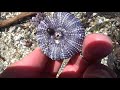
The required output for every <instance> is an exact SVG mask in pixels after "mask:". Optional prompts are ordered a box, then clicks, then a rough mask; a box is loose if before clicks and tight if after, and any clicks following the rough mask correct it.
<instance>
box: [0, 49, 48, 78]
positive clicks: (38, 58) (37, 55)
mask: <svg viewBox="0 0 120 90" xmlns="http://www.w3.org/2000/svg"><path fill="white" fill-rule="evenodd" d="M47 61H48V58H47V57H46V56H45V55H44V54H43V53H42V51H41V50H40V48H36V49H35V50H34V51H33V52H31V53H30V54H29V55H28V56H26V57H24V58H23V59H22V60H20V61H18V62H16V63H14V64H12V65H11V66H9V67H8V68H7V69H6V70H5V71H4V72H3V73H2V74H1V77H13V78H14V77H39V75H40V72H43V68H44V67H45V65H46V63H47Z"/></svg>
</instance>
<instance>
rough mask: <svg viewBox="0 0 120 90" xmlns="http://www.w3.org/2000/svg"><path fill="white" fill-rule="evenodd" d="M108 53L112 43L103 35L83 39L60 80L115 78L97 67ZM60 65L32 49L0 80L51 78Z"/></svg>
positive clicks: (3, 74) (109, 71)
mask: <svg viewBox="0 0 120 90" xmlns="http://www.w3.org/2000/svg"><path fill="white" fill-rule="evenodd" d="M111 52H112V41H111V40H110V39H109V37H107V36H106V35H103V34H91V35H88V36H86V38H85V40H84V43H83V49H82V55H83V57H81V56H80V55H79V54H76V55H75V56H73V57H72V58H71V60H70V61H69V63H68V64H67V66H66V67H65V69H64V70H63V72H62V74H61V75H60V78H116V74H115V73H114V72H113V71H112V70H111V69H109V68H108V67H107V66H104V65H102V64H100V61H101V59H102V58H103V57H105V56H107V55H108V54H110V53H111ZM61 63H62V60H61V61H53V60H50V58H48V57H47V56H45V55H44V54H43V53H42V51H41V50H40V48H36V49H35V50H34V51H33V52H31V53H30V54H29V55H28V56H26V57H24V58H23V59H22V60H20V61H18V62H16V63H14V64H12V65H11V66H9V67H8V68H7V69H6V70H5V71H4V72H3V73H2V74H1V75H0V77H1V78H55V76H56V74H57V72H58V70H59V68H60V65H61Z"/></svg>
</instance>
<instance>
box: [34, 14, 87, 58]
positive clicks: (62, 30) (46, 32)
mask: <svg viewBox="0 0 120 90" xmlns="http://www.w3.org/2000/svg"><path fill="white" fill-rule="evenodd" d="M35 19H36V20H37V17H34V20H35ZM36 27H37V35H36V36H37V41H38V44H39V46H40V48H41V49H42V51H43V52H44V54H46V55H47V56H48V57H49V58H51V59H52V60H63V59H67V58H70V57H72V56H73V55H74V54H76V53H78V52H80V51H81V48H82V43H83V39H84V36H85V31H84V28H83V27H82V24H81V22H80V20H79V19H78V18H76V17H75V16H74V15H73V14H71V13H68V12H55V13H54V14H53V16H52V17H50V16H46V17H45V18H44V20H42V21H40V22H39V23H38V24H37V26H36Z"/></svg>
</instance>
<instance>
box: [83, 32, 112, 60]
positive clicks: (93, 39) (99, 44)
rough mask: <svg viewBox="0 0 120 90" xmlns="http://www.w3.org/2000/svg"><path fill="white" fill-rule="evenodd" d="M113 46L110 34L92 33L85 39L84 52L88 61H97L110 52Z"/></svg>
mask: <svg viewBox="0 0 120 90" xmlns="http://www.w3.org/2000/svg"><path fill="white" fill-rule="evenodd" d="M112 47H113V46H112V41H111V39H110V38H109V37H108V36H106V35H103V34H91V35H88V36H87V37H86V38H85V40H84V43H83V50H82V54H83V57H84V59H86V60H87V61H88V62H96V60H101V59H102V58H103V57H105V56H107V55H108V54H110V53H111V52H112Z"/></svg>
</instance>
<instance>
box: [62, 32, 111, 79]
mask: <svg viewBox="0 0 120 90" xmlns="http://www.w3.org/2000/svg"><path fill="white" fill-rule="evenodd" d="M111 51H112V41H111V40H110V38H109V37H107V36H105V35H103V34H91V35H88V36H86V38H85V40H84V43H83V49H82V54H83V57H84V58H81V56H80V55H79V54H78V55H75V56H73V58H71V60H70V62H69V63H68V65H67V66H66V67H65V69H64V71H63V72H62V74H61V75H60V77H65V78H67V77H68V78H69V77H82V75H83V73H84V71H85V70H86V69H87V67H88V66H89V64H90V63H91V62H94V63H95V62H97V61H99V63H100V60H101V59H102V58H103V57H105V56H106V55H108V54H109V53H110V52H111ZM94 63H92V64H94Z"/></svg>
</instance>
